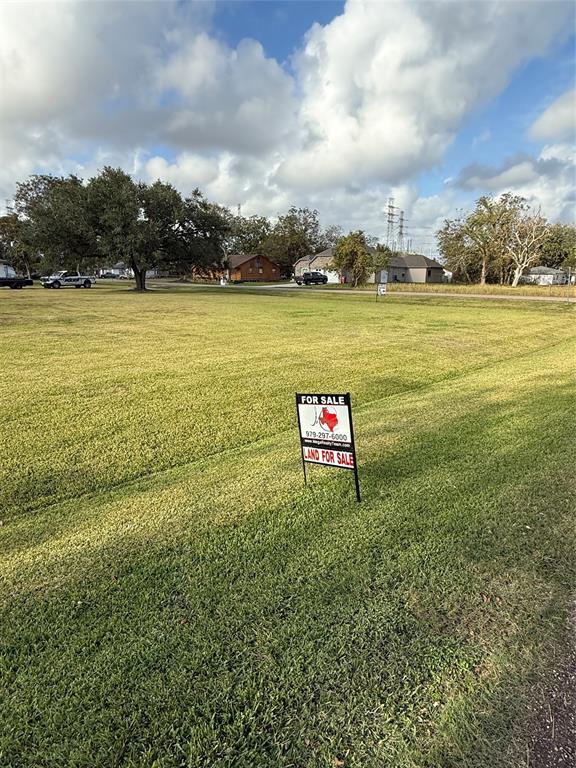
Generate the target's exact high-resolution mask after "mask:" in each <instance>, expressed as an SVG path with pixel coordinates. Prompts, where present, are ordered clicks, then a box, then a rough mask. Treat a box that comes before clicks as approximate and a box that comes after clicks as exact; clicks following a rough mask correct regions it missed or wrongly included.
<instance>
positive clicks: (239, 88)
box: [0, 0, 576, 253]
mask: <svg viewBox="0 0 576 768" xmlns="http://www.w3.org/2000/svg"><path fill="white" fill-rule="evenodd" d="M575 23H576V6H575V5H574V4H573V3H572V2H571V0H570V1H569V2H564V0H542V1H540V0H504V2H501V1H500V2H496V1H494V0H419V1H418V2H414V1H413V0H394V2H387V1H386V0H349V1H348V2H333V1H332V0H326V2H318V1H314V2H306V0H289V1H286V0H284V1H283V2H272V1H269V2H268V1H266V0H259V1H258V2H242V1H241V0H223V1H222V2H208V1H207V2H187V1H186V0H174V1H172V0H162V1H161V2H155V1H154V0H147V1H146V2H141V1H140V0H124V2H114V1H113V0H101V1H99V2H91V0H70V1H66V0H59V1H58V2H51V0H45V1H44V2H14V1H12V0H4V2H3V3H2V4H1V5H0V203H2V206H1V207H3V208H5V206H6V205H7V201H9V200H10V199H11V198H12V197H13V195H14V192H15V189H16V183H17V182H18V181H23V180H25V179H26V178H27V177H28V176H29V175H30V174H32V173H53V174H56V175H65V174H68V173H74V174H76V175H79V176H82V177H83V178H89V177H90V176H92V175H94V174H95V173H97V172H98V170H99V169H101V168H102V167H104V166H105V165H112V166H117V167H122V168H124V169H125V170H127V171H128V172H130V173H131V174H133V176H134V178H138V179H143V180H145V181H149V182H150V181H154V180H156V179H161V180H162V181H166V182H170V183H172V184H173V185H174V186H176V187H177V188H178V189H179V190H180V191H181V192H182V193H183V194H189V193H190V192H191V191H192V190H193V189H194V188H196V187H199V188H200V189H201V190H202V191H203V192H204V193H205V195H206V196H207V197H208V198H209V199H211V200H213V201H215V202H218V203H220V204H223V205H227V206H230V207H231V208H234V209H236V208H237V206H238V205H240V206H241V210H242V213H243V214H245V215H253V214H259V215H265V216H269V217H276V216H277V215H278V214H281V213H283V212H285V211H286V210H287V209H288V208H289V207H290V206H291V205H296V206H307V207H310V208H315V209H317V210H318V212H319V215H320V219H321V222H322V223H323V225H324V226H329V225H332V224H338V225H340V226H341V227H342V228H343V229H344V230H345V231H347V230H350V229H362V230H364V231H366V232H367V233H368V234H370V235H373V236H376V237H378V238H380V239H381V240H382V241H385V240H386V236H387V221H386V210H387V206H388V201H389V199H390V198H393V201H394V206H395V210H396V212H397V213H399V211H400V210H402V211H403V212H404V219H405V222H406V224H405V243H404V245H407V244H408V241H410V244H411V247H412V249H413V250H418V251H420V252H423V253H433V252H434V249H435V239H434V233H435V231H436V230H437V229H438V227H439V226H440V225H441V223H442V221H443V220H444V218H446V217H453V216H456V215H458V212H459V211H466V210H470V209H471V208H472V207H473V205H474V201H475V200H476V199H477V198H478V197H479V196H480V195H490V196H497V195H500V194H502V193H503V192H507V191H510V192H513V193H515V194H519V195H522V196H524V197H526V198H527V200H528V201H529V202H530V203H531V204H532V205H533V206H534V207H535V208H541V210H542V212H543V213H544V214H545V215H546V216H547V217H548V218H549V219H550V220H552V221H557V220H559V221H565V222H572V221H574V218H575V198H576V191H575V190H576V186H575V181H576V177H575V163H574V159H575V158H574V155H575V139H576V127H575V122H576V101H575V91H574V86H575V77H576V74H575V73H576V69H575V67H576V58H575V45H576V42H575Z"/></svg>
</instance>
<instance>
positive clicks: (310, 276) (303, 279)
mask: <svg viewBox="0 0 576 768" xmlns="http://www.w3.org/2000/svg"><path fill="white" fill-rule="evenodd" d="M294 280H296V282H297V283H298V285H302V284H304V285H315V284H316V285H317V284H324V283H327V282H328V278H327V277H326V275H323V274H322V272H302V274H301V275H297V276H296V277H295V278H294Z"/></svg>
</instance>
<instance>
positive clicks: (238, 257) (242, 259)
mask: <svg viewBox="0 0 576 768" xmlns="http://www.w3.org/2000/svg"><path fill="white" fill-rule="evenodd" d="M256 256H260V258H261V259H266V260H267V261H269V262H270V263H271V264H274V266H275V267H277V266H278V264H276V262H275V261H272V259H270V258H268V256H264V254H263V253H231V254H229V255H228V256H227V257H226V258H227V261H228V264H229V265H230V266H231V267H232V268H235V267H239V266H240V265H241V264H245V263H246V262H247V261H250V259H254V258H255V257H256Z"/></svg>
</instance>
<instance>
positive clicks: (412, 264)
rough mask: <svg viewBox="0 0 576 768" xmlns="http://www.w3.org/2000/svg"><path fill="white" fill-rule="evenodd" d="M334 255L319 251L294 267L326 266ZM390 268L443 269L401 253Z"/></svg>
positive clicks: (428, 260) (417, 256)
mask: <svg viewBox="0 0 576 768" xmlns="http://www.w3.org/2000/svg"><path fill="white" fill-rule="evenodd" d="M368 250H369V251H370V252H371V253H373V252H374V251H375V250H376V249H375V248H372V247H370V246H369V247H368ZM333 255H334V249H333V248H327V249H326V250H325V251H320V253H317V254H315V255H313V256H304V257H302V258H301V259H298V261H297V262H296V264H294V266H295V267H296V266H299V265H301V264H302V265H306V266H308V267H310V268H315V267H319V266H327V265H328V264H329V263H330V262H331V261H332V257H333ZM389 266H390V267H396V268H397V269H442V270H443V269H444V267H443V266H442V264H439V263H438V262H437V261H436V260H435V259H429V258H428V257H427V256H422V255H421V254H419V253H401V254H397V255H395V256H392V257H391V259H390V264H389Z"/></svg>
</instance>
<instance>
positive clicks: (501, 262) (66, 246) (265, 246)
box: [0, 167, 576, 290]
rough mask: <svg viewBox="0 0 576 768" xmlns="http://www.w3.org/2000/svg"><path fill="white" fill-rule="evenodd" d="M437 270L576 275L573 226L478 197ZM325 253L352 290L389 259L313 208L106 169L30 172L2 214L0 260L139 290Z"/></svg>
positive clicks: (442, 241) (478, 275) (482, 277)
mask: <svg viewBox="0 0 576 768" xmlns="http://www.w3.org/2000/svg"><path fill="white" fill-rule="evenodd" d="M437 239H438V246H439V251H440V254H441V256H442V257H443V261H444V266H445V267H446V269H448V270H450V271H451V272H452V273H453V279H454V280H455V281H457V282H466V283H478V282H479V283H481V284H484V283H488V282H490V283H500V284H511V285H517V284H518V281H519V279H520V277H521V275H522V273H523V272H524V271H525V270H526V269H528V268H529V267H532V266H536V265H538V264H541V265H544V266H550V267H555V268H559V267H563V268H567V267H572V268H574V269H576V228H575V227H574V226H573V225H568V224H550V223H549V222H548V221H547V220H546V219H545V218H544V216H542V214H541V213H540V211H539V210H536V211H535V210H532V209H531V208H530V206H529V205H528V203H527V202H526V200H524V199H523V198H521V197H518V196H515V195H512V194H504V195H502V196H501V197H500V198H497V199H493V198H489V197H481V198H480V199H479V200H478V201H477V203H476V206H475V208H474V210H473V211H472V212H471V213H469V214H467V215H462V216H460V217H458V218H455V219H451V220H449V219H447V220H445V222H444V225H443V226H442V228H441V229H440V230H439V231H438V233H437ZM327 248H333V249H334V252H333V259H332V264H331V268H332V269H334V270H336V271H338V272H340V273H343V272H346V273H347V274H348V275H350V277H351V280H352V282H353V284H354V285H358V284H361V283H364V282H366V281H367V279H368V277H369V275H370V274H373V273H374V272H376V271H378V270H379V269H382V268H384V267H386V265H387V264H388V262H389V259H390V257H391V256H392V255H393V254H392V251H391V250H390V249H389V248H387V247H386V246H382V245H379V244H378V243H377V241H376V239H375V238H370V237H368V236H366V235H365V234H364V232H362V231H360V230H358V231H356V232H350V233H348V234H347V235H344V233H343V231H342V229H341V228H340V227H339V226H336V225H332V226H329V227H327V228H325V229H323V228H322V227H321V225H320V221H319V216H318V211H316V210H310V209H309V208H297V207H295V206H293V207H291V208H290V209H289V210H288V211H287V212H286V213H284V214H281V215H279V216H278V218H277V219H276V221H275V222H272V221H270V220H269V219H267V218H266V217H264V216H248V217H245V216H241V215H240V214H234V213H232V211H230V209H228V208H226V207H224V206H221V205H218V204H216V203H213V202H210V201H208V200H207V199H206V198H205V196H204V195H203V194H202V192H201V191H200V190H199V189H195V190H193V191H192V193H191V194H190V195H189V196H187V197H185V196H182V195H181V194H180V192H178V190H176V189H175V188H174V187H173V186H172V185H171V184H167V183H164V182H161V181H156V182H154V183H152V184H146V183H144V182H142V181H138V182H136V181H134V180H133V179H132V178H131V176H130V175H129V174H127V173H125V172H124V171H122V170H121V169H119V168H110V167H105V168H104V169H103V170H102V171H100V172H99V173H98V174H97V175H96V176H94V177H93V178H91V179H89V180H88V181H87V182H85V181H84V180H82V179H81V178H79V177H77V176H74V175H70V176H67V177H55V176H51V175H42V174H39V175H34V176H31V177H30V178H29V179H28V180H26V181H24V182H21V183H19V184H17V189H16V195H15V198H14V207H13V210H12V212H10V213H9V214H7V215H5V216H2V217H0V256H2V257H3V258H5V259H7V260H9V261H10V262H11V263H12V264H13V266H15V267H16V269H18V270H19V271H22V272H26V273H28V275H30V273H31V272H37V271H45V272H48V271H51V270H53V269H55V268H65V269H66V268H68V269H75V268H77V269H80V270H89V269H92V270H95V269H97V268H98V267H103V266H111V265H113V264H115V263H116V262H119V261H122V262H124V264H125V265H126V266H127V267H129V268H130V269H131V270H132V272H133V273H134V278H135V282H136V289H137V290H144V289H145V286H146V272H147V270H149V269H151V268H153V267H154V268H157V269H161V270H164V271H168V272H171V273H173V274H184V275H186V274H188V275H195V276H199V275H200V276H201V275H205V276H211V275H214V274H215V273H216V272H217V271H218V270H221V269H222V268H224V267H225V266H226V257H227V254H230V253H260V254H265V255H266V256H268V258H270V259H271V260H272V261H274V262H276V263H277V264H278V265H279V266H280V270H281V273H282V275H283V276H285V277H288V276H290V275H291V274H292V268H293V265H294V264H295V263H296V262H297V261H298V259H300V258H303V257H308V256H310V255H312V254H316V253H319V252H321V251H323V250H326V249H327Z"/></svg>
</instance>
